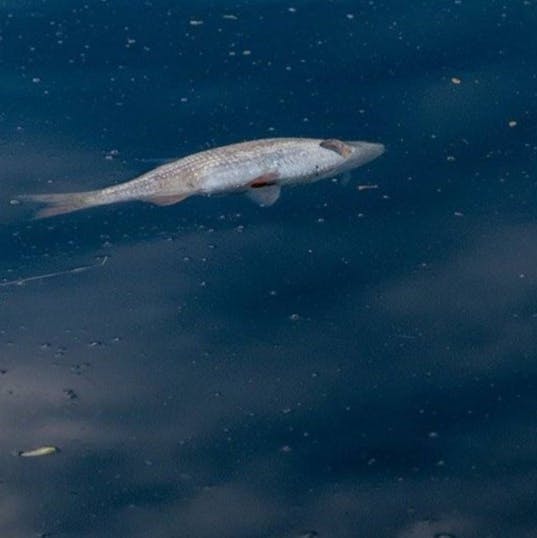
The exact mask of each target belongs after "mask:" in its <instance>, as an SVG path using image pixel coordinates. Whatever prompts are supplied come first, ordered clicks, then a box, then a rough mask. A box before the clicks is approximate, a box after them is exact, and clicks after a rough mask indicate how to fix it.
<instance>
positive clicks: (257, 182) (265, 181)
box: [249, 172, 280, 189]
mask: <svg viewBox="0 0 537 538" xmlns="http://www.w3.org/2000/svg"><path fill="white" fill-rule="evenodd" d="M279 177H280V174H279V173H278V172H267V173H266V174H263V175H261V176H259V177H256V178H254V179H253V180H252V181H250V183H249V186H250V187H251V188H252V189H260V188H262V187H270V186H271V185H276V180H277V179H278V178H279Z"/></svg>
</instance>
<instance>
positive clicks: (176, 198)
mask: <svg viewBox="0 0 537 538" xmlns="http://www.w3.org/2000/svg"><path fill="white" fill-rule="evenodd" d="M188 196H189V195H188V194H173V195H169V196H165V195H164V196H150V197H148V198H144V202H151V203H152V204H155V205H173V204H177V203H178V202H182V201H183V200H184V199H185V198H188Z"/></svg>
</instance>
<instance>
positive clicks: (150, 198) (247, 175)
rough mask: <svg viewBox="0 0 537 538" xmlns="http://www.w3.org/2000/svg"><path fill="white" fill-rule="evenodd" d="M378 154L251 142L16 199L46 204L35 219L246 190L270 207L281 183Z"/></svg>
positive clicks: (362, 147) (310, 141) (305, 143)
mask: <svg viewBox="0 0 537 538" xmlns="http://www.w3.org/2000/svg"><path fill="white" fill-rule="evenodd" d="M382 153H384V146H383V145H382V144H373V143H370V142H360V141H351V142H343V141H341V140H336V139H326V140H323V139H315V138H268V139H264V140H252V141H249V142H242V143H239V144H231V145H229V146H222V147H218V148H213V149H209V150H206V151H201V152H199V153H194V154H192V155H188V156H187V157H183V158H182V159H178V160H176V161H173V162H170V163H168V164H164V165H162V166H159V167H157V168H155V169H153V170H151V171H149V172H147V173H145V174H142V175H141V176H139V177H137V178H135V179H132V180H130V181H127V182H125V183H120V184H119V185H113V186H111V187H107V188H104V189H100V190H95V191H86V192H72V193H61V194H29V195H22V196H19V197H18V199H19V200H22V201H30V202H38V203H43V204H46V205H45V207H44V208H42V209H41V210H39V211H38V212H37V213H36V218H44V217H52V216H55V215H62V214H64V213H71V212H73V211H78V210H81V209H87V208H89V207H95V206H100V205H107V204H115V203H118V202H129V201H133V200H143V201H146V202H152V203H154V204H157V205H171V204H175V203H177V202H180V201H181V200H184V199H185V198H187V197H189V196H192V195H194V194H204V195H211V194H221V193H229V192H246V193H247V194H248V195H249V196H250V198H252V199H253V200H254V201H255V202H257V203H258V204H259V205H262V206H269V205H272V204H273V203H274V202H276V200H277V199H278V198H279V196H280V189H281V187H282V186H283V185H289V184H293V183H309V182H313V181H318V180H319V179H323V178H327V177H334V176H337V175H338V174H341V173H342V172H345V171H348V170H352V169H353V168H357V167H358V166H362V165H363V164H365V163H367V162H369V161H372V160H373V159H376V158H377V157H379V156H380V155H382Z"/></svg>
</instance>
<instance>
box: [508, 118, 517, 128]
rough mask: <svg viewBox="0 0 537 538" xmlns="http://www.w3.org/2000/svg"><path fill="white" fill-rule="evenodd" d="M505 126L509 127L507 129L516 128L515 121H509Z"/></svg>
mask: <svg viewBox="0 0 537 538" xmlns="http://www.w3.org/2000/svg"><path fill="white" fill-rule="evenodd" d="M507 125H509V127H511V128H512V127H516V126H517V122H516V121H515V120H511V121H509V123H508V124H507Z"/></svg>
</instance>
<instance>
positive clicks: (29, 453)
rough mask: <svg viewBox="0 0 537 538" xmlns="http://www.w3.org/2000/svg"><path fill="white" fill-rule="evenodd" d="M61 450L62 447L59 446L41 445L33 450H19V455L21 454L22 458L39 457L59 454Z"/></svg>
mask: <svg viewBox="0 0 537 538" xmlns="http://www.w3.org/2000/svg"><path fill="white" fill-rule="evenodd" d="M59 451H60V449H59V448H58V447H57V446H52V445H51V446H41V447H39V448H34V449H32V450H23V451H20V452H17V456H20V457H21V458H39V457H41V456H50V455H52V454H57V453H58V452H59Z"/></svg>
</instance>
